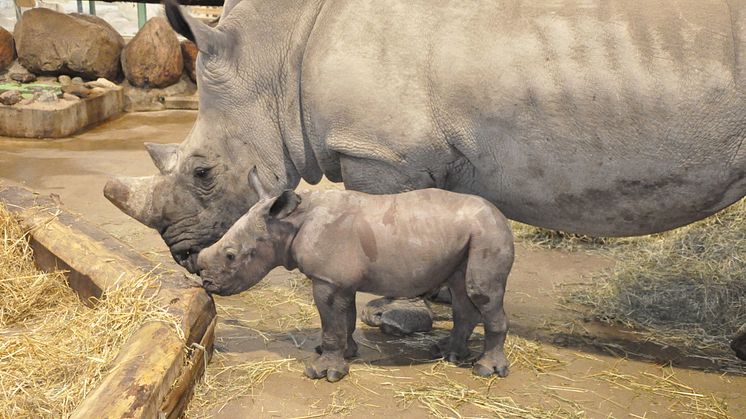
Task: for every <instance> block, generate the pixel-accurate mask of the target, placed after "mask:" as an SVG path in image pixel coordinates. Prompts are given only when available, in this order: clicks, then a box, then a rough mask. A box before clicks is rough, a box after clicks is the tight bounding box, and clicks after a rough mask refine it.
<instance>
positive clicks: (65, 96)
mask: <svg viewBox="0 0 746 419" xmlns="http://www.w3.org/2000/svg"><path fill="white" fill-rule="evenodd" d="M62 99H65V100H69V101H72V102H77V101H79V100H80V98H79V97H77V96H75V95H71V94H70V93H63V94H62Z"/></svg>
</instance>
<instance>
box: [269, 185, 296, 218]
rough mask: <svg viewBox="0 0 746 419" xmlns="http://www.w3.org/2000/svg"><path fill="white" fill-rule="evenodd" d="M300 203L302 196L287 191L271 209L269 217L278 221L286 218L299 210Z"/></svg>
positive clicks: (277, 199) (276, 200)
mask: <svg viewBox="0 0 746 419" xmlns="http://www.w3.org/2000/svg"><path fill="white" fill-rule="evenodd" d="M300 202H301V198H300V195H298V194H297V193H295V192H293V191H291V190H290V189H286V190H284V191H283V192H282V194H280V196H278V197H277V198H276V199H275V202H274V203H272V206H271V207H270V208H269V216H270V217H273V218H277V219H282V218H285V217H287V216H288V215H290V214H292V213H293V211H295V209H296V208H298V205H300Z"/></svg>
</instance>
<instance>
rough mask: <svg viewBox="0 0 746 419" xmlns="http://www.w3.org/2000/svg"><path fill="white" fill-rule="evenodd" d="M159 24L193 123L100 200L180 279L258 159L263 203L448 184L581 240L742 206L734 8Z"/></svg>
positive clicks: (743, 158)
mask: <svg viewBox="0 0 746 419" xmlns="http://www.w3.org/2000/svg"><path fill="white" fill-rule="evenodd" d="M167 11H168V16H169V19H170V21H171V22H172V25H174V26H175V28H176V29H177V30H179V31H180V32H182V33H183V34H185V35H186V36H189V37H191V38H194V39H196V41H197V44H198V46H199V49H200V51H201V52H200V54H199V57H198V60H197V61H198V63H197V76H198V83H199V88H200V110H199V116H198V118H197V122H196V123H195V125H194V128H193V130H192V132H191V133H190V134H189V136H188V137H187V138H186V140H185V141H184V142H183V143H181V144H180V145H173V146H172V147H171V148H170V149H169V150H168V152H164V153H154V152H152V150H151V155H153V157H154V160H156V162H158V161H159V159H161V158H162V157H161V155H163V156H168V157H167V158H168V161H169V162H171V163H169V164H167V165H166V164H159V166H163V167H164V168H165V169H162V170H161V174H160V175H156V176H153V177H149V178H142V179H115V180H112V181H110V182H109V183H108V184H107V187H106V190H105V193H106V196H107V197H108V198H109V199H110V200H111V201H112V202H114V203H115V204H116V205H117V206H118V207H120V208H121V209H122V210H123V211H125V212H126V213H128V214H129V215H131V216H133V217H134V218H136V219H138V220H139V221H141V222H143V223H145V224H147V225H149V226H151V227H153V228H156V229H158V230H159V231H160V232H161V234H162V236H163V238H164V240H165V241H166V243H167V244H168V245H169V246H170V248H171V250H172V253H173V254H174V257H175V258H176V260H177V261H179V262H181V263H182V264H183V265H184V266H185V267H187V268H188V269H190V270H194V266H193V265H194V256H193V255H194V254H196V253H197V252H198V251H199V250H200V249H202V248H204V247H205V246H207V245H209V244H210V243H213V242H215V241H216V240H217V238H218V237H220V235H221V234H222V233H223V232H225V230H226V229H227V228H228V226H230V225H231V224H232V223H233V222H234V221H235V220H236V219H238V217H239V216H240V215H241V214H242V213H243V212H245V211H246V210H247V209H248V208H249V207H250V206H251V205H252V204H254V203H255V202H256V201H257V196H256V193H255V192H254V191H252V190H251V188H250V187H248V186H247V185H245V181H244V180H245V179H246V176H247V174H248V171H249V170H250V168H251V167H252V166H254V165H256V166H257V167H258V170H259V176H260V177H261V179H262V181H263V182H264V184H265V185H268V188H269V189H270V192H271V193H279V192H280V191H281V190H283V189H286V188H294V187H295V186H296V185H297V184H298V182H299V181H300V179H301V178H303V179H305V180H306V181H308V182H310V183H315V182H318V181H319V180H320V179H321V176H322V175H326V176H327V177H328V178H329V179H331V180H332V181H335V182H344V184H345V186H346V187H347V188H349V189H354V190H359V191H365V192H369V193H390V192H398V191H403V190H411V189H421V188H427V187H437V188H445V189H449V190H453V191H459V192H467V193H473V194H478V195H481V196H482V197H485V198H487V199H488V200H490V201H491V202H493V203H494V204H495V205H497V207H498V208H500V209H501V210H502V211H503V212H504V213H505V214H506V215H507V216H508V217H509V218H513V219H516V220H519V221H523V222H526V223H529V224H533V225H536V226H541V227H547V228H552V229H560V230H565V231H570V232H576V233H585V234H591V235H638V234H646V233H652V232H657V231H663V230H667V229H671V228H674V227H677V226H681V225H684V224H687V223H690V222H693V221H695V220H698V219H701V218H703V217H706V216H708V215H710V214H713V213H714V212H716V211H718V210H720V209H722V208H724V207H725V206H727V205H729V204H731V203H733V202H735V201H736V200H738V199H739V198H741V197H743V196H744V194H745V193H746V146H743V145H744V136H745V135H746V112H745V110H746V95H745V93H746V91H745V90H744V89H746V87H744V86H746V64H745V63H744V62H743V60H744V57H746V54H745V53H746V42H745V41H744V28H745V27H746V26H745V25H746V15H745V14H744V12H746V4H744V2H741V1H721V0H717V1H715V0H678V1H668V0H667V1H662V0H623V1H622V0H619V1H610V0H585V1H577V0H566V1H563V0H557V1H498V0H479V1H469V2H464V1H463V0H458V1H441V0H428V1H412V0H375V1H373V0H327V1H321V0H277V1H265V0H243V1H241V2H238V3H237V4H235V6H234V7H233V9H232V10H231V11H230V13H228V14H227V15H226V16H225V17H223V18H222V19H221V21H220V24H219V25H218V26H217V28H214V29H213V28H208V27H207V26H206V25H203V24H201V23H198V22H195V21H192V20H190V19H188V18H186V17H184V15H182V14H181V12H180V10H179V8H178V7H177V6H175V4H174V3H168V4H167ZM173 156H175V157H173ZM172 157H173V158H172ZM190 255H191V256H190Z"/></svg>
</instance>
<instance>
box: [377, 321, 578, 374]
mask: <svg viewBox="0 0 746 419" xmlns="http://www.w3.org/2000/svg"><path fill="white" fill-rule="evenodd" d="M448 327H450V325H449V326H448ZM449 335H450V331H449V330H447V329H433V330H432V331H430V332H427V333H419V332H418V333H415V334H412V335H410V336H404V337H401V338H398V339H392V340H389V341H388V343H394V344H400V345H403V346H406V347H409V348H412V349H416V350H419V351H429V350H430V348H431V347H432V346H433V345H434V344H436V343H437V342H438V341H440V340H441V339H443V338H445V337H447V336H449ZM483 339H484V337H483V336H480V338H479V339H477V340H471V341H470V344H471V345H470V346H471V348H472V350H476V351H477V352H478V353H481V352H482V350H483V349H484V346H483V345H484V340H483ZM505 356H507V357H508V361H509V362H510V367H511V368H514V367H516V366H518V367H521V368H525V369H527V370H529V371H533V372H536V373H545V372H548V371H550V370H553V369H555V368H559V367H562V366H563V365H565V363H564V362H563V361H561V360H559V359H557V358H555V357H553V356H551V355H549V354H547V353H546V352H544V349H543V348H542V346H541V344H540V343H539V342H535V341H531V340H528V339H524V338H522V337H520V336H516V335H513V334H510V333H508V337H507V338H506V340H505Z"/></svg>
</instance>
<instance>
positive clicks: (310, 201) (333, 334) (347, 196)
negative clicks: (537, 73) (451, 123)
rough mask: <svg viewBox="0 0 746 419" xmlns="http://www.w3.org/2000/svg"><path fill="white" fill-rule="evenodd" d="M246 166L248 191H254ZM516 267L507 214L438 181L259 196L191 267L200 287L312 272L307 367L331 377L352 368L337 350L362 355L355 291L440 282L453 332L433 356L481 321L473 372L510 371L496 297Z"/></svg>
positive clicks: (227, 288)
mask: <svg viewBox="0 0 746 419" xmlns="http://www.w3.org/2000/svg"><path fill="white" fill-rule="evenodd" d="M252 175H253V176H252V178H253V179H252V184H253V185H255V187H254V188H253V189H254V190H259V191H261V190H262V188H261V185H260V183H259V181H258V178H256V176H255V174H254V173H252ZM512 265H513V236H512V234H511V232H510V227H509V226H508V222H507V220H506V219H505V217H504V216H503V215H502V214H501V213H500V211H498V210H497V208H495V207H494V206H493V205H492V204H490V203H489V202H488V201H486V200H484V199H483V198H480V197H476V196H473V195H463V194H456V193H453V192H448V191H444V190H440V189H424V190H417V191H412V192H405V193H402V194H396V195H367V194H362V193H359V192H354V191H324V192H307V193H302V194H300V195H298V194H296V193H295V192H293V191H291V190H286V191H284V192H282V193H281V194H280V195H274V196H268V195H264V194H260V200H259V202H257V204H256V205H254V206H253V207H252V208H251V209H250V210H249V212H248V213H246V214H245V215H244V216H242V217H241V218H239V220H238V221H237V222H236V223H235V224H234V225H233V226H232V227H231V228H230V229H229V230H228V232H227V233H225V235H224V236H223V237H222V238H221V239H220V240H219V241H218V242H217V243H215V244H214V245H212V246H210V247H208V248H207V249H205V250H203V251H202V252H200V254H199V258H198V262H197V269H198V270H199V271H200V276H202V279H203V285H204V287H205V289H207V290H208V291H209V292H212V293H215V294H219V295H231V294H236V293H239V292H241V291H244V290H246V289H248V288H250V287H252V286H254V285H255V284H256V283H257V282H259V281H260V280H261V279H262V278H264V277H265V276H266V275H267V273H269V271H270V270H271V269H272V268H274V267H277V266H284V267H285V268H287V269H295V268H297V269H298V270H300V271H301V272H302V273H304V274H305V275H306V276H308V277H309V278H310V279H311V281H312V283H313V298H314V302H315V303H316V307H317V308H318V310H319V315H320V316H321V333H322V343H321V347H320V349H319V351H320V355H319V356H318V357H317V358H316V359H314V360H313V361H312V362H311V363H310V364H309V365H308V366H307V367H306V375H308V376H309V377H310V378H323V377H326V378H327V379H328V380H329V381H338V380H339V379H341V378H342V377H344V376H345V375H346V374H347V372H348V365H347V362H346V361H345V359H344V358H345V357H350V356H354V355H355V354H356V352H357V345H356V344H355V341H354V340H353V338H352V333H353V332H354V330H355V321H356V312H355V293H356V292H357V291H365V292H370V293H374V294H380V295H388V296H395V297H410V298H411V297H416V296H421V295H425V294H428V293H432V291H433V290H435V289H438V288H440V286H441V285H444V284H447V285H448V287H449V289H450V290H451V295H452V298H453V330H452V331H451V335H450V338H449V339H448V340H447V341H446V342H443V343H442V344H441V345H440V346H439V348H438V349H437V351H436V353H437V355H438V356H444V357H446V358H447V359H449V360H450V361H452V362H458V361H460V360H463V359H465V358H466V357H468V355H469V349H468V347H467V340H468V338H469V336H471V333H472V331H473V330H474V327H475V326H476V324H477V323H478V322H479V321H480V319H483V321H484V327H485V348H484V353H483V355H482V356H481V357H480V358H479V359H478V360H477V361H476V363H475V364H474V372H475V373H476V374H479V375H482V376H490V375H492V374H497V375H499V376H501V377H504V376H506V375H507V374H508V362H507V359H506V358H505V353H504V352H503V345H504V343H505V336H506V333H507V330H508V320H507V317H506V315H505V311H504V309H503V296H504V294H505V284H506V281H507V279H508V274H509V273H510V268H511V267H512Z"/></svg>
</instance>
